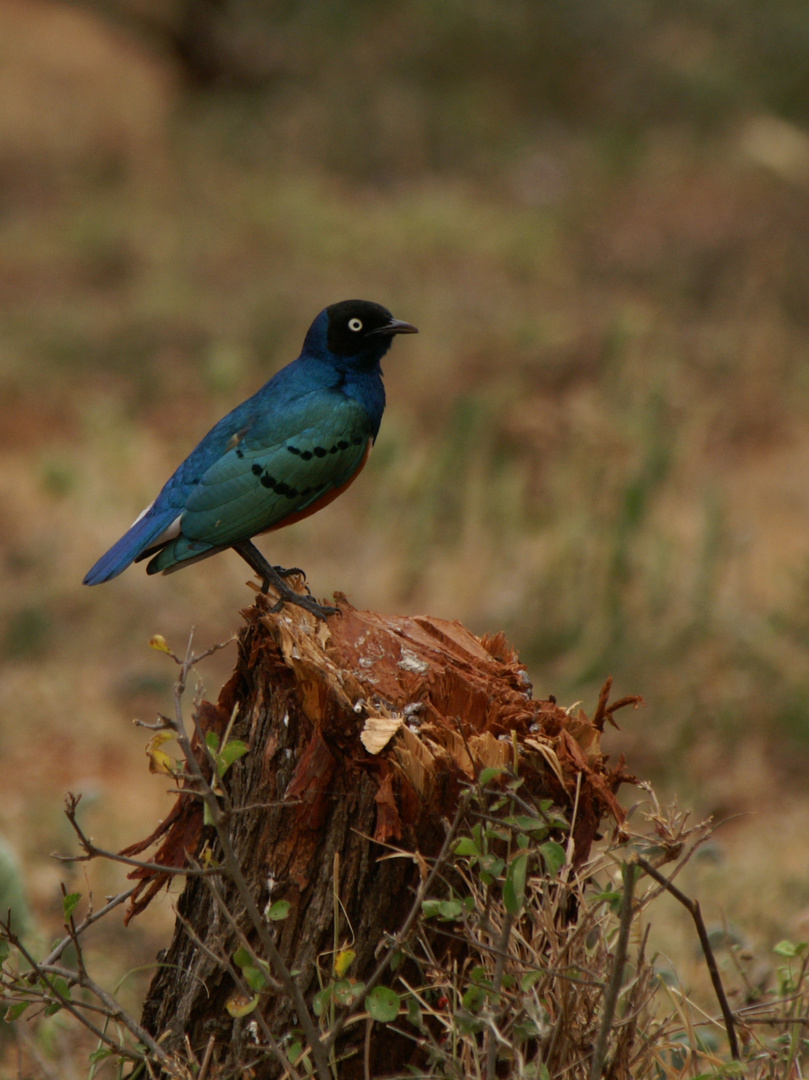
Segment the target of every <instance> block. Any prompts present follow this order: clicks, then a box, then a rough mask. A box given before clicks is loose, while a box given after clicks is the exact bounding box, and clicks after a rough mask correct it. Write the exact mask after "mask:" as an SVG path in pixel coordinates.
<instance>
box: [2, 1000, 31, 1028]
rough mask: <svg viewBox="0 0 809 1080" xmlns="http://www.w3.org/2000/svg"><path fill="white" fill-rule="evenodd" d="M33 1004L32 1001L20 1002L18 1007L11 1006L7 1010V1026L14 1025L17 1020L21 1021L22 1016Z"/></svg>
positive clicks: (17, 1004)
mask: <svg viewBox="0 0 809 1080" xmlns="http://www.w3.org/2000/svg"><path fill="white" fill-rule="evenodd" d="M32 1004H33V1002H31V1001H18V1002H17V1003H16V1005H10V1006H9V1007H8V1008H7V1009H6V1015H5V1021H6V1023H7V1024H11V1023H13V1022H14V1021H15V1020H19V1018H20V1017H21V1016H22V1014H23V1013H24V1012H25V1010H26V1009H27V1008H29V1006H31V1005H32Z"/></svg>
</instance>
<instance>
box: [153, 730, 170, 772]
mask: <svg viewBox="0 0 809 1080" xmlns="http://www.w3.org/2000/svg"><path fill="white" fill-rule="evenodd" d="M173 738H174V736H173V735H171V734H170V733H169V732H168V731H158V733H157V735H155V736H154V737H153V738H151V739H149V741H148V743H147V744H146V756H147V757H148V758H149V772H151V773H167V774H168V775H169V776H173V775H174V772H175V770H176V764H175V761H174V758H172V757H169V755H168V754H167V753H166V751H165V750H161V749H160V747H161V746H162V745H163V743H165V742H169V741H170V740H171V739H173Z"/></svg>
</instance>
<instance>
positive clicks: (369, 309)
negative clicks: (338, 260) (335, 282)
mask: <svg viewBox="0 0 809 1080" xmlns="http://www.w3.org/2000/svg"><path fill="white" fill-rule="evenodd" d="M325 314H326V317H327V319H328V330H327V333H326V345H327V348H328V350H329V352H330V353H333V354H334V355H335V356H346V357H348V356H361V355H366V356H372V357H373V358H374V359H375V360H380V359H381V358H382V357H383V356H384V354H385V353H386V352H387V351H388V349H389V348H390V343H391V341H392V340H393V336H394V334H417V333H418V330H417V329H416V327H415V326H413V324H412V323H408V322H402V321H401V320H400V319H394V317H393V315H391V313H390V312H389V311H388V309H387V308H384V307H382V305H381V304H373V303H371V301H370V300H342V301H341V302H340V303H339V304H332V305H331V307H328V308H326V311H325Z"/></svg>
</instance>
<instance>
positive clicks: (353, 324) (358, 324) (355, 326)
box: [348, 319, 362, 333]
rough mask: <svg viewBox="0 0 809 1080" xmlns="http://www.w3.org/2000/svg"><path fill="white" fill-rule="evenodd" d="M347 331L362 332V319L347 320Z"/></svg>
mask: <svg viewBox="0 0 809 1080" xmlns="http://www.w3.org/2000/svg"><path fill="white" fill-rule="evenodd" d="M348 329H349V330H353V331H354V333H357V331H358V330H362V319H349V320H348Z"/></svg>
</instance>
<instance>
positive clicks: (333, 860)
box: [130, 596, 637, 1045]
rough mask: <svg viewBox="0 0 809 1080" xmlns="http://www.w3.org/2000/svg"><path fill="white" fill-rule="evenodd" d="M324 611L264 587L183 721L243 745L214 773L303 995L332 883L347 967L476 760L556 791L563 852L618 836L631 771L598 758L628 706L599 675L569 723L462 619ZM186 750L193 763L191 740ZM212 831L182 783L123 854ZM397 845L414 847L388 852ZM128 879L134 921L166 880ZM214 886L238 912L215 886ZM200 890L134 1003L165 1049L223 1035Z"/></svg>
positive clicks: (391, 917) (213, 928)
mask: <svg viewBox="0 0 809 1080" xmlns="http://www.w3.org/2000/svg"><path fill="white" fill-rule="evenodd" d="M338 603H339V608H340V614H339V615H337V616H333V617H331V618H329V620H328V623H327V624H325V623H322V622H321V623H318V622H316V620H315V619H314V618H313V617H312V616H310V615H309V614H307V613H306V612H303V611H301V610H300V609H298V608H291V607H289V606H287V607H286V608H284V610H283V611H281V612H280V613H278V614H272V613H270V612H269V611H268V605H267V601H266V597H261V596H260V597H258V598H257V601H256V604H255V605H254V606H253V607H252V608H250V609H249V610H248V611H246V612H244V617H245V620H246V626H245V627H244V629H243V630H242V632H241V635H240V639H239V660H238V663H237V666H236V670H235V671H234V673H233V676H232V677H231V679H230V680H229V681H228V683H227V684H226V685H225V687H224V688H223V689H222V692H221V694H220V696H219V700H218V702H217V704H216V705H212V704H210V703H203V705H202V706H201V707H200V709H199V710H198V713H197V721H198V726H199V729H200V730H201V732H202V733H205V732H207V731H209V730H215V731H216V732H217V733H218V735H219V736H220V738H221V737H222V735H223V734H224V732H225V731H226V729H227V727H228V724H231V722H232V727H231V729H230V730H231V733H232V736H233V737H237V738H239V739H242V740H244V741H245V742H246V743H247V744H248V746H249V752H248V754H247V755H245V756H244V757H243V758H242V759H241V760H240V761H238V762H237V763H236V764H235V765H233V767H232V768H231V769H230V771H229V772H228V774H227V776H226V779H225V784H226V786H227V788H228V792H229V796H230V799H231V801H232V803H233V806H234V807H235V808H237V810H238V808H240V807H241V808H243V809H241V810H238V812H236V813H234V814H233V816H232V818H231V821H232V843H233V846H234V849H235V851H236V853H237V856H238V859H239V862H240V865H241V866H242V867H243V868H244V875H245V878H246V880H247V882H248V884H249V886H250V888H251V890H252V891H253V895H254V896H255V899H256V902H257V904H258V905H259V906H260V907H261V908H263V907H264V906H265V905H266V904H267V902H268V900H269V899H270V898H271V899H272V901H273V902H274V901H275V900H278V899H284V900H287V901H289V903H290V913H289V916H288V917H287V918H286V919H285V920H284V921H283V922H282V923H279V924H277V936H278V945H279V948H280V950H281V952H282V954H283V956H284V959H285V961H286V963H287V964H288V966H289V969H290V970H293V971H296V972H298V973H299V976H298V977H299V980H300V985H301V988H302V990H303V991H304V993H307V992H311V991H312V990H313V989H315V988H316V987H317V966H318V963H319V958H320V957H321V956H322V955H323V954H324V953H325V952H327V951H328V950H329V949H330V948H331V947H332V943H333V933H334V928H333V916H334V903H335V889H338V890H339V902H340V909H341V911H342V912H343V915H344V918H345V920H346V925H348V926H350V928H351V940H352V948H353V950H354V951H355V952H356V955H357V959H356V961H355V966H354V969H353V970H354V973H355V974H356V975H357V977H360V978H361V977H362V976H363V974H364V972H365V971H367V970H368V968H369V966H372V965H373V963H374V952H375V950H376V948H377V947H378V944H379V941H380V940H381V938H382V937H383V936H384V934H385V933H395V932H396V931H397V929H398V928H399V926H401V925H402V922H403V920H404V918H405V917H406V914H407V912H408V910H409V907H410V905H411V903H412V899H413V894H414V888H415V886H416V885H417V883H418V880H419V873H420V872H422V871H423V868H424V865H425V860H429V859H430V858H431V857H434V856H435V855H436V854H437V852H438V850H439V849H440V847H441V845H442V843H443V840H444V837H445V835H446V822H447V821H448V820H449V819H451V818H452V817H453V815H454V813H455V811H456V809H457V806H458V801H459V799H460V797H461V794H462V792H463V791H464V790H465V788H466V787H467V786H468V785H469V784H470V783H474V782H475V781H476V779H477V777H478V776H479V775H480V772H481V770H482V769H485V768H487V767H490V766H499V767H502V768H503V769H507V770H514V769H516V771H517V773H518V774H519V776H520V777H521V778H522V780H523V786H524V788H523V789H524V790H525V791H526V792H528V793H530V797H532V798H543V799H552V800H553V802H554V804H555V805H556V806H558V807H559V808H560V810H561V811H562V813H563V814H564V815H565V817H566V818H567V820H568V821H570V822H572V842H571V846H570V847H569V849H568V850H569V852H571V853H572V859H573V862H574V863H575V864H579V863H581V862H583V861H584V860H586V859H587V857H588V854H589V851H590V847H591V844H592V842H593V840H594V838H595V837H596V836H597V835H598V834H599V832H600V831H601V830H603V829H604V828H605V827H618V828H620V826H621V824H622V822H623V811H622V809H621V806H620V804H619V803H618V801H617V799H616V797H615V792H616V789H617V788H618V786H619V784H620V783H621V782H623V781H631V779H632V778H631V777H630V776H628V775H627V774H626V773H625V772H624V768H623V760H620V761H619V762H618V763H617V765H616V766H615V767H614V768H610V767H608V764H607V759H606V757H605V755H604V754H603V752H602V749H601V738H602V734H603V727H604V724H605V722H606V721H607V720H611V719H612V714H613V712H614V711H615V709H616V708H620V707H621V706H622V705H626V704H634V703H635V702H636V701H637V699H624V700H623V701H620V702H616V703H615V704H614V705H609V703H608V693H609V687H608V686H607V687H606V688H605V690H604V692H603V693H602V696H601V699H600V700H599V702H598V706H597V709H596V713H595V714H594V717H593V719H592V720H591V719H588V717H587V716H586V715H585V714H584V712H583V711H581V710H580V709H576V710H575V711H574V712H573V713H572V715H569V714H568V712H566V711H565V710H564V709H563V708H561V707H560V706H559V705H557V704H556V702H555V701H554V700H553V699H552V698H550V699H548V700H534V699H533V697H532V688H531V685H530V683H529V681H528V678H527V676H526V673H525V670H524V668H523V666H522V665H521V664H520V663H519V661H518V659H517V657H516V655H515V653H514V652H513V651H512V649H511V648H510V647H509V645H508V644H507V642H506V641H505V639H504V637H503V636H502V635H500V634H498V635H495V636H489V637H483V638H478V637H475V636H474V635H473V634H471V633H469V631H467V630H465V629H464V628H463V627H462V626H460V625H459V624H458V623H453V622H447V621H444V620H442V619H435V618H430V617H426V616H425V617H421V616H420V617H403V616H385V615H380V614H377V613H375V612H369V611H358V610H356V609H355V608H353V607H352V606H351V605H350V604H349V603H348V601H347V600H346V599H345V597H343V596H338ZM234 716H235V720H234ZM199 760H200V763H201V764H203V766H205V761H204V756H203V754H202V753H201V752H200V753H199ZM206 767H207V766H206ZM497 782H498V781H495V783H497ZM210 833H211V830H210V829H209V828H208V827H206V826H204V824H203V812H202V806H201V803H200V801H199V800H198V799H197V798H196V797H194V796H193V795H191V794H181V795H180V796H179V799H178V802H177V804H176V806H175V808H174V810H173V811H172V812H171V813H170V814H169V816H168V817H167V819H166V821H165V822H164V825H163V826H161V828H160V829H159V830H158V832H157V833H155V834H153V835H152V836H150V837H149V838H148V839H147V840H146V841H144V842H143V843H142V844H141V845H135V846H134V847H133V848H132V849H130V852H134V851H136V850H142V849H143V848H144V847H145V846H146V845H147V844H153V843H156V842H160V846H159V848H158V850H157V852H156V853H155V854H154V856H152V859H151V861H152V863H158V864H160V865H166V866H173V867H178V866H182V865H187V864H184V862H183V860H185V859H186V858H189V857H190V858H191V859H195V858H197V857H198V856H200V853H201V851H202V848H203V845H204V844H205V843H206V842H207V843H210V842H211V841H212V836H211V835H210ZM213 846H214V847H215V843H214V844H213ZM391 849H399V850H402V851H404V852H407V853H409V854H410V856H411V857H409V858H390V857H389V856H390V853H391ZM386 856H387V857H386ZM336 867H337V868H338V869H337V870H335V868H336ZM335 873H337V874H338V877H339V881H337V882H335V877H334V875H335ZM133 876H134V877H136V878H139V879H140V882H139V890H140V891H139V893H138V895H137V896H136V897H135V899H134V901H133V908H132V912H131V914H134V913H137V911H140V910H142V908H143V907H144V906H145V905H146V904H147V903H148V902H149V900H150V899H151V897H152V896H153V895H154V893H155V891H156V890H157V889H159V888H160V887H161V885H162V884H163V883H164V882H163V881H161V878H160V876H159V875H158V874H156V872H155V871H153V870H147V869H143V870H139V871H135V873H134V875H133ZM221 892H222V894H224V896H225V899H226V901H227V904H228V909H229V910H231V911H232V912H233V913H234V915H235V917H236V919H237V920H238V921H242V917H241V916H240V915H239V914H238V913H239V911H240V908H241V905H240V903H239V901H238V898H237V897H236V895H235V893H234V892H233V890H232V889H229V885H228V883H227V881H224V880H223V881H222V883H221ZM210 893H211V890H210V888H208V887H207V886H206V884H205V882H204V881H202V880H200V879H199V878H196V879H188V884H187V886H186V889H185V892H184V894H183V897H182V898H181V900H180V903H179V905H178V906H179V909H180V911H181V913H182V916H183V920H178V925H177V929H176V932H175V936H174V941H173V942H172V945H171V948H170V949H169V950H168V954H167V955H166V958H165V965H164V966H163V967H162V968H161V970H160V971H159V972H158V974H157V975H156V977H155V980H154V983H153V985H152V988H151V990H150V993H149V998H148V1000H147V1003H146V1006H145V1009H144V1023H145V1025H146V1027H147V1029H148V1030H150V1031H152V1032H154V1033H155V1034H159V1035H160V1036H161V1039H165V1040H166V1042H165V1043H164V1045H171V1044H176V1045H180V1043H181V1042H182V1040H184V1039H185V1038H186V1037H188V1038H189V1039H191V1041H192V1042H193V1043H195V1044H197V1043H202V1044H203V1045H204V1043H205V1041H207V1039H208V1037H209V1034H210V1033H211V1032H212V1031H218V1030H219V1028H222V1031H221V1036H222V1038H223V1039H226V1038H227V1037H228V1036H227V1032H226V1031H225V1030H224V1028H225V1026H226V1024H227V1022H228V1018H227V1013H226V1012H225V1010H224V1008H223V1002H224V1001H225V1000H226V995H227V993H228V992H230V991H231V990H232V982H231V981H230V978H229V976H228V975H227V972H226V971H225V970H220V969H217V967H216V964H215V963H214V960H213V959H212V957H214V955H225V956H227V955H232V952H233V950H234V949H235V948H236V947H238V943H237V939H236V938H235V937H234V932H233V930H232V928H230V927H228V925H226V924H225V923H223V921H222V919H221V916H220V914H219V911H220V910H221V900H220V907H219V908H217V905H216V904H215V903H214V902H213V900H212V899H211V896H210ZM183 922H184V925H183ZM189 927H191V928H193V933H189V932H188V931H189ZM193 937H197V938H198V939H199V940H200V941H201V942H203V943H204V944H205V946H206V948H207V951H206V949H201V948H199V947H198V944H196V943H195V942H194V941H193ZM228 950H230V952H229V951H228ZM189 975H190V976H193V977H191V978H189ZM200 988H202V989H200ZM290 1016H291V1006H290V1003H289V1001H288V1000H287V999H286V998H285V996H284V995H279V996H278V999H277V1000H274V1001H273V1002H271V1003H270V1007H269V1011H268V1013H267V1020H268V1023H270V1025H271V1027H273V1025H274V1024H276V1023H278V1024H283V1023H288V1022H289V1020H290ZM273 1029H274V1030H280V1029H277V1028H273Z"/></svg>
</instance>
